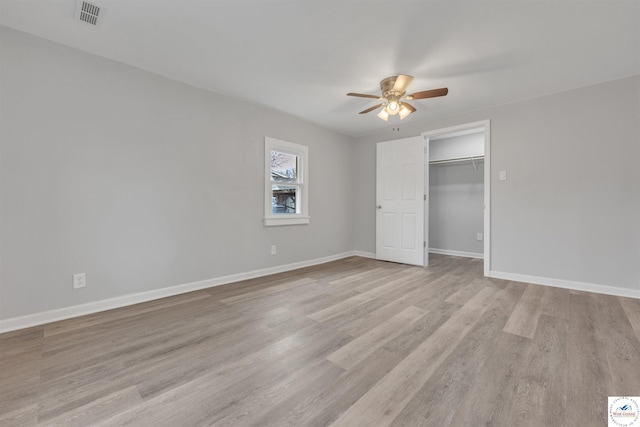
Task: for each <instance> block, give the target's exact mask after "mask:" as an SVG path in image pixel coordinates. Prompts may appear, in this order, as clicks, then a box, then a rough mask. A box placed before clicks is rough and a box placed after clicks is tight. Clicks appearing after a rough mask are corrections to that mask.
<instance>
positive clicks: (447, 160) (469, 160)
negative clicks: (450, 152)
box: [429, 156, 484, 165]
mask: <svg viewBox="0 0 640 427" xmlns="http://www.w3.org/2000/svg"><path fill="white" fill-rule="evenodd" d="M474 160H484V156H474V157H461V158H459V159H446V160H434V161H432V162H429V164H430V165H437V164H440V163H454V162H471V161H474Z"/></svg>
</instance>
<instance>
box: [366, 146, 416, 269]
mask: <svg viewBox="0 0 640 427" xmlns="http://www.w3.org/2000/svg"><path fill="white" fill-rule="evenodd" d="M376 154H377V168H376V172H377V173H376V199H377V200H376V204H377V209H376V258H377V259H380V260H385V261H394V262H400V263H404V264H413V265H423V264H424V246H423V238H424V210H425V202H424V183H425V181H424V139H423V137H422V136H417V137H412V138H405V139H399V140H395V141H387V142H380V143H378V146H377V150H376Z"/></svg>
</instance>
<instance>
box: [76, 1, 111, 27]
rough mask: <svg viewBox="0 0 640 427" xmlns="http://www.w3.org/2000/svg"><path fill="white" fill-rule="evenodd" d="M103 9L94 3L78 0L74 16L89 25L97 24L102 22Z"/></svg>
mask: <svg viewBox="0 0 640 427" xmlns="http://www.w3.org/2000/svg"><path fill="white" fill-rule="evenodd" d="M102 12H104V10H102V8H101V7H100V6H98V5H96V4H93V3H89V2H88V1H85V0H78V2H77V4H76V14H75V18H76V19H77V20H79V21H82V22H86V23H87V24H89V25H93V26H98V25H100V23H101V22H102V18H103V15H104V13H102Z"/></svg>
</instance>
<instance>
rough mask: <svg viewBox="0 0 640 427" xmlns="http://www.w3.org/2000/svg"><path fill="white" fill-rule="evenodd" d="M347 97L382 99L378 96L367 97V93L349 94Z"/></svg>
mask: <svg viewBox="0 0 640 427" xmlns="http://www.w3.org/2000/svg"><path fill="white" fill-rule="evenodd" d="M347 96H359V97H360V98H373V99H380V97H379V96H378V95H367V94H366V93H353V92H349V93H348V94H347Z"/></svg>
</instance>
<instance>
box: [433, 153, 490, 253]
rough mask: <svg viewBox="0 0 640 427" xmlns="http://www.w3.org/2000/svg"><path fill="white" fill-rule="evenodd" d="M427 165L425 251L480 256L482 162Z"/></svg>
mask: <svg viewBox="0 0 640 427" xmlns="http://www.w3.org/2000/svg"><path fill="white" fill-rule="evenodd" d="M476 167H477V170H476V169H474V168H473V164H472V163H471V162H470V161H469V162H462V163H443V164H435V165H429V248H430V249H440V250H447V251H456V252H470V253H474V254H480V255H482V252H483V250H484V248H483V242H482V241H478V240H477V238H476V237H477V236H476V235H477V233H482V232H483V229H484V162H483V161H482V160H479V161H476Z"/></svg>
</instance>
